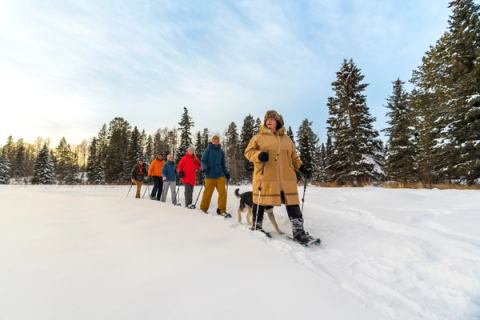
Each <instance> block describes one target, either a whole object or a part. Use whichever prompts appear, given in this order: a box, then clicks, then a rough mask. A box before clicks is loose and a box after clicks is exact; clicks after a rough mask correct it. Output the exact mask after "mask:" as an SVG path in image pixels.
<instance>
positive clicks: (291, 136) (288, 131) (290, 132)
mask: <svg viewBox="0 0 480 320" xmlns="http://www.w3.org/2000/svg"><path fill="white" fill-rule="evenodd" d="M287 136H289V137H290V139H292V142H293V143H295V136H294V135H293V130H292V127H290V126H288V130H287Z"/></svg>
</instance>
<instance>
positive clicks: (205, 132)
mask: <svg viewBox="0 0 480 320" xmlns="http://www.w3.org/2000/svg"><path fill="white" fill-rule="evenodd" d="M202 141H203V147H202V149H203V150H204V151H205V150H207V148H208V143H209V142H210V133H209V132H208V129H207V128H204V129H203V134H202Z"/></svg>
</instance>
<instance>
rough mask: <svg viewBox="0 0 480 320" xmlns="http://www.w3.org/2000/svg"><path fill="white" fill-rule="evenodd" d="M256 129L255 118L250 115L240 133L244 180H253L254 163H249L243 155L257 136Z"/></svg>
mask: <svg viewBox="0 0 480 320" xmlns="http://www.w3.org/2000/svg"><path fill="white" fill-rule="evenodd" d="M255 128H256V125H255V119H254V118H253V116H252V115H250V114H249V115H247V116H246V117H245V118H244V119H243V125H242V130H241V133H240V150H241V154H240V158H241V160H242V162H243V168H244V170H242V174H243V177H242V179H248V180H251V179H252V174H253V163H251V162H250V161H248V159H247V158H245V157H244V156H243V153H244V152H245V149H247V146H248V143H249V142H250V140H251V139H252V137H253V136H254V135H255V131H256V129H255Z"/></svg>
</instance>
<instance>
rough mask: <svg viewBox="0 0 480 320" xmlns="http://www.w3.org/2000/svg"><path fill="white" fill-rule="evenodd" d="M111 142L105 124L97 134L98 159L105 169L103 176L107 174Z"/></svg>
mask: <svg viewBox="0 0 480 320" xmlns="http://www.w3.org/2000/svg"><path fill="white" fill-rule="evenodd" d="M109 143H110V142H109V140H108V131H107V125H106V124H104V125H103V126H102V128H101V129H100V131H99V132H98V135H97V155H98V156H97V159H98V163H99V166H100V167H101V168H102V170H103V171H104V172H103V176H105V165H106V161H107V150H108V145H109Z"/></svg>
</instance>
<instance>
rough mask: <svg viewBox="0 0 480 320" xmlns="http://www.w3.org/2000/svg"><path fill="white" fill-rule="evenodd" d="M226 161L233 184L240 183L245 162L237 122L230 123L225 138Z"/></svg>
mask: <svg viewBox="0 0 480 320" xmlns="http://www.w3.org/2000/svg"><path fill="white" fill-rule="evenodd" d="M225 153H226V154H225V158H226V159H225V160H226V164H227V168H228V169H229V172H230V177H231V182H232V183H238V182H239V181H240V180H241V179H242V176H243V172H242V169H243V164H244V162H243V160H242V157H241V151H240V143H239V138H238V132H237V125H236V124H235V122H232V123H230V125H229V126H228V129H227V133H226V138H225Z"/></svg>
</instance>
